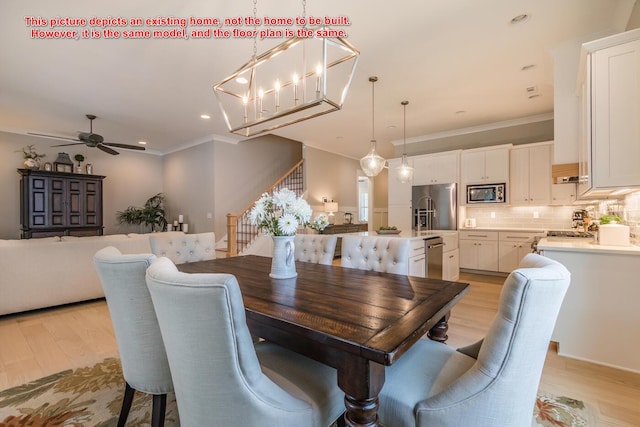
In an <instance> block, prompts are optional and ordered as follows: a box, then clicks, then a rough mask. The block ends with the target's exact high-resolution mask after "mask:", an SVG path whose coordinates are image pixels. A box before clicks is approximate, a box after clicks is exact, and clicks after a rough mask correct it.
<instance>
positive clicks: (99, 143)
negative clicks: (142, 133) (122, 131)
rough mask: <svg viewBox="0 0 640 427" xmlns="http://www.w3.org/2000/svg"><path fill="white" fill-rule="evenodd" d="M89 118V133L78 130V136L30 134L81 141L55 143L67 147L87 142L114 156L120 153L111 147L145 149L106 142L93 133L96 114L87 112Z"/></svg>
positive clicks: (89, 145)
mask: <svg viewBox="0 0 640 427" xmlns="http://www.w3.org/2000/svg"><path fill="white" fill-rule="evenodd" d="M86 116H87V119H89V133H87V132H78V138H66V137H64V136H56V135H46V134H42V133H31V132H29V135H37V136H46V137H48V138H56V139H68V140H69V141H79V142H75V143H73V144H60V145H53V147H66V146H69V145H78V144H85V145H86V146H87V147H96V148H98V149H100V150H102V151H104V152H105V153H109V154H113V155H114V156H115V155H117V154H120V153H118V152H117V151H116V150H114V149H113V148H110V147H116V148H126V149H128V150H142V151H144V149H145V148H144V147H141V146H139V145H129V144H118V143H115V142H105V141H104V138H103V137H102V135H98V134H97V133H93V121H94V120H95V119H96V116H95V115H93V114H87V115H86Z"/></svg>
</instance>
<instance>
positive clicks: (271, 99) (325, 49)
mask: <svg viewBox="0 0 640 427" xmlns="http://www.w3.org/2000/svg"><path fill="white" fill-rule="evenodd" d="M305 3H306V2H303V11H302V18H301V19H305V20H306V7H305ZM253 15H254V19H259V18H257V17H256V0H254V8H253ZM326 30H328V27H326V26H324V25H322V26H320V27H319V28H313V29H311V28H307V27H306V25H305V26H303V27H302V28H300V29H299V30H298V31H299V32H300V31H302V32H305V33H309V34H316V33H317V32H323V31H326ZM256 52H257V38H254V40H253V55H252V57H251V59H250V60H249V61H248V62H247V63H246V64H245V65H243V66H242V67H240V69H239V70H237V71H236V72H234V73H233V74H231V75H230V76H228V77H226V78H225V79H224V80H222V81H221V82H219V83H217V84H216V85H215V86H214V87H213V91H214V93H215V96H216V98H217V100H218V105H219V106H220V109H221V111H222V115H223V117H224V119H225V122H226V124H227V127H228V129H229V132H231V133H235V134H237V135H241V136H255V135H259V134H262V133H264V132H271V131H273V130H274V129H278V128H281V127H284V126H288V125H291V124H294V123H298V122H301V121H303V120H308V119H311V118H314V117H317V116H320V115H324V114H327V113H331V112H333V111H337V110H340V109H341V108H342V104H343V103H344V100H345V98H346V96H347V92H348V91H349V86H350V84H351V79H352V78H353V74H354V72H355V68H356V65H357V62H358V56H359V55H360V52H358V50H356V48H355V47H353V46H352V45H351V44H350V43H349V42H347V41H346V40H344V39H343V38H341V37H308V36H303V37H293V38H290V39H288V40H285V41H284V42H282V43H280V44H279V45H277V46H275V47H274V48H272V49H270V50H268V51H266V52H264V53H262V54H260V55H257V54H256ZM300 72H301V74H298V73H300Z"/></svg>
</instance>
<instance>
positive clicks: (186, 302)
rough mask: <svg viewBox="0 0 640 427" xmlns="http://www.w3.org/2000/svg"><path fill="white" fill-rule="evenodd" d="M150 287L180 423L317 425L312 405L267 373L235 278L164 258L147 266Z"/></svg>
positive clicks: (188, 425) (209, 424) (243, 426)
mask: <svg viewBox="0 0 640 427" xmlns="http://www.w3.org/2000/svg"><path fill="white" fill-rule="evenodd" d="M147 285H148V287H149V291H150V293H151V297H152V299H153V304H154V306H155V308H156V312H157V313H158V320H159V323H160V329H161V330H162V336H163V338H164V342H165V346H166V350H167V355H168V358H169V364H170V366H171V373H172V376H173V382H174V384H175V392H176V400H177V403H178V412H179V413H180V425H181V426H183V427H191V426H194V427H195V426H198V427H200V426H225V427H233V426H238V427H240V426H242V427H246V426H257V425H264V426H276V425H277V426H285V427H286V426H291V427H293V426H299V425H316V423H314V422H312V421H310V420H312V419H313V417H314V415H313V410H312V407H311V405H310V404H308V403H307V402H304V401H301V400H299V399H296V398H294V397H293V396H291V395H290V394H289V393H288V392H287V391H285V390H284V389H282V388H280V387H279V386H277V385H276V384H275V383H273V382H272V381H271V380H270V379H269V378H268V377H267V376H265V375H264V374H263V373H262V370H261V366H260V363H259V361H258V358H257V355H256V350H255V347H254V346H253V342H252V340H251V335H250V332H249V328H248V327H247V324H246V318H245V311H244V304H243V302H242V295H241V292H240V287H239V285H238V282H237V280H236V278H235V276H233V275H230V274H214V273H211V274H188V273H181V272H179V271H178V270H177V268H176V267H175V265H174V264H173V263H172V262H171V261H170V260H169V259H168V258H159V259H158V260H157V261H156V262H155V263H153V265H152V266H151V267H150V268H149V269H148V270H147ZM291 386H292V387H295V385H293V384H292V385H291Z"/></svg>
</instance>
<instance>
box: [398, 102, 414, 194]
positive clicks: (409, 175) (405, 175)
mask: <svg viewBox="0 0 640 427" xmlns="http://www.w3.org/2000/svg"><path fill="white" fill-rule="evenodd" d="M401 104H402V106H403V107H404V133H403V138H404V146H403V149H402V163H400V166H398V167H397V168H396V178H398V181H400V182H402V183H403V184H404V183H407V182H411V181H413V168H412V167H411V166H409V162H408V161H407V104H409V101H402V102H401Z"/></svg>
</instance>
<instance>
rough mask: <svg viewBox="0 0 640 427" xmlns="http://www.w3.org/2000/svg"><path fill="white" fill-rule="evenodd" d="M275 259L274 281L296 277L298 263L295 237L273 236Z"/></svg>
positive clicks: (273, 264)
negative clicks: (296, 260)
mask: <svg viewBox="0 0 640 427" xmlns="http://www.w3.org/2000/svg"><path fill="white" fill-rule="evenodd" d="M272 237H273V257H272V258H271V273H269V277H271V278H273V279H291V278H293V277H296V276H297V275H298V273H297V272H296V262H295V259H294V253H295V245H294V243H293V238H294V236H272Z"/></svg>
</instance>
